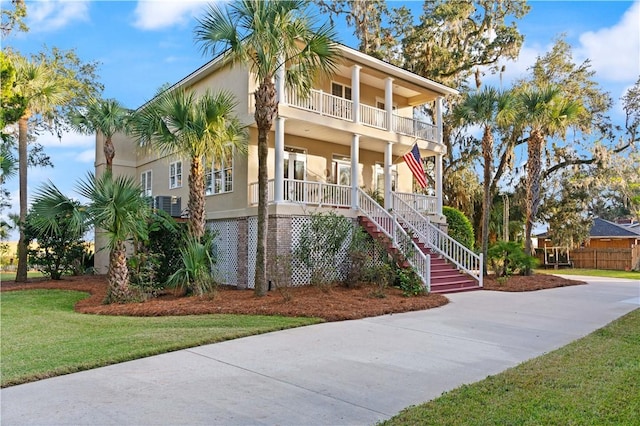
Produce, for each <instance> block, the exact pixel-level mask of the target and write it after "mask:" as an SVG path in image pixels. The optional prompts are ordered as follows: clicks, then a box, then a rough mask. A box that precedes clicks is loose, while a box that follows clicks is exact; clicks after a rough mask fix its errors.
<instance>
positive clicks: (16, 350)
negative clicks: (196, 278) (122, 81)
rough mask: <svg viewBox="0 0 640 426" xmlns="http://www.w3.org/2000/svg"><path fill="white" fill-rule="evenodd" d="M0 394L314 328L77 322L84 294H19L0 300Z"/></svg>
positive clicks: (276, 321)
mask: <svg viewBox="0 0 640 426" xmlns="http://www.w3.org/2000/svg"><path fill="white" fill-rule="evenodd" d="M0 297H1V299H0V308H1V317H0V321H1V322H2V340H1V343H0V358H1V359H2V370H1V373H2V378H1V383H2V386H8V385H12V384H17V383H22V382H26V381H32V380H37V379H40V378H44V377H50V376H55V375H60V374H65V373H70V372H74V371H80V370H86V369H90V368H95V367H99V366H104V365H108V364H114V363H117V362H122V361H127V360H131V359H136V358H142V357H145V356H149V355H154V354H159V353H163V352H168V351H173V350H177V349H182V348H188V347H193V346H197V345H202V344H206V343H214V342H220V341H222V340H230V339H235V338H238V337H243V336H249V335H253V334H259V333H266V332H268V331H274V330H281V329H285V328H291V327H298V326H302V325H307V324H314V323H318V322H321V320H318V319H311V318H285V317H276V316H247V315H198V316H174V317H156V318H136V317H124V316H121V317H114V316H101V315H84V314H79V313H76V312H74V311H73V306H74V304H75V303H76V302H77V301H79V300H81V299H83V298H85V297H87V294H86V293H81V292H75V291H63V290H27V291H13V292H3V293H1V295H0Z"/></svg>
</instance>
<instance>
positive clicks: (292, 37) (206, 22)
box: [195, 0, 338, 296]
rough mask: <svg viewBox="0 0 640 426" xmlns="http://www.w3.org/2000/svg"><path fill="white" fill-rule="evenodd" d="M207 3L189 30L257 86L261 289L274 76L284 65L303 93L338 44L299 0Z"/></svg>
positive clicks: (330, 63) (261, 288)
mask: <svg viewBox="0 0 640 426" xmlns="http://www.w3.org/2000/svg"><path fill="white" fill-rule="evenodd" d="M225 6H226V8H225V9H222V7H221V6H220V5H219V4H217V3H215V4H212V5H211V6H209V9H208V10H207V13H206V14H205V16H204V17H203V18H202V19H200V20H198V25H197V26H196V30H195V36H196V40H197V41H198V42H200V43H201V44H202V46H203V50H204V51H205V52H206V53H212V54H217V53H219V52H221V51H222V52H225V54H226V55H227V58H228V59H229V60H230V61H232V62H233V63H242V64H245V65H246V66H248V67H249V68H250V70H251V72H253V74H254V75H255V78H256V80H257V83H258V88H257V90H256V91H255V93H254V97H255V115H254V117H255V120H256V126H257V127H258V244H257V259H256V277H255V291H256V294H257V295H260V296H263V295H265V294H266V292H267V279H266V277H267V276H266V259H267V246H266V238H267V219H268V213H267V179H268V175H267V153H268V141H267V136H268V134H269V131H270V130H271V126H272V124H273V121H274V118H275V117H276V115H277V113H278V102H277V94H276V87H275V83H274V79H275V77H276V74H278V72H279V71H284V67H285V65H286V66H287V72H286V80H285V84H287V85H289V86H290V87H295V88H297V89H298V90H299V91H301V92H302V93H303V94H304V93H305V92H308V90H309V89H310V87H311V84H312V83H313V80H314V79H315V77H316V76H317V75H319V74H324V75H329V74H331V73H332V72H333V71H334V70H335V68H336V66H337V58H338V49H337V45H336V44H335V43H334V42H333V41H332V40H333V39H334V38H335V32H334V31H333V29H332V28H331V27H330V26H327V25H323V26H321V27H319V28H314V23H313V21H312V19H311V18H310V15H309V13H308V12H307V8H306V7H307V2H306V1H304V0H289V1H280V0H240V1H235V2H230V3H226V4H225Z"/></svg>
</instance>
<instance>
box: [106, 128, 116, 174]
mask: <svg viewBox="0 0 640 426" xmlns="http://www.w3.org/2000/svg"><path fill="white" fill-rule="evenodd" d="M103 150H104V158H105V160H106V161H107V171H108V172H109V173H112V172H113V157H115V156H116V148H115V147H114V146H113V142H112V141H111V136H109V137H107V138H105V140H104V147H103Z"/></svg>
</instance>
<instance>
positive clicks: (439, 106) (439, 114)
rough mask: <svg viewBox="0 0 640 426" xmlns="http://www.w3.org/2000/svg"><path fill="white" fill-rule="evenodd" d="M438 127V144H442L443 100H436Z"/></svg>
mask: <svg viewBox="0 0 640 426" xmlns="http://www.w3.org/2000/svg"><path fill="white" fill-rule="evenodd" d="M436 127H437V129H438V134H437V135H436V142H438V143H440V144H441V143H442V98H437V99H436Z"/></svg>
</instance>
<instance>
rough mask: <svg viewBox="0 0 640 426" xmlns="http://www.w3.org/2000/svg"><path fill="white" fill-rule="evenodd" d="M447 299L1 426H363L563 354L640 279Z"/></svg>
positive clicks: (282, 336) (133, 374)
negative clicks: (557, 352)
mask: <svg viewBox="0 0 640 426" xmlns="http://www.w3.org/2000/svg"><path fill="white" fill-rule="evenodd" d="M582 279H584V280H587V281H589V282H590V284H589V285H582V286H573V287H566V288H558V289H552V290H544V291H538V292H530V293H502V292H492V291H476V292H469V293H460V294H453V295H450V296H449V298H450V300H451V303H449V304H448V305H446V306H444V307H441V308H438V309H432V310H428V311H421V312H412V313H407V314H397V315H387V316H382V317H376V318H369V319H364V320H356V321H345V322H336V323H327V324H320V325H313V326H309V327H303V328H297V329H292V330H285V331H280V332H275V333H269V334H263V335H260V336H253V337H248V338H244V339H238V340H233V341H229V342H223V343H218V344H213V345H207V346H202V347H197V348H193V349H188V350H182V351H177V352H173V353H168V354H164V355H159V356H153V357H150V358H145V359H140V360H136V361H131V362H125V363H122V364H117V365H113V366H109V367H104V368H98V369H95V370H90V371H86V372H81V373H76V374H70V375H67V376H61V377H56V378H52V379H47V380H42V381H39V382H35V383H28V384H24V385H20V386H14V387H10V388H6V389H3V390H2V391H0V398H1V400H2V401H1V412H0V414H1V416H2V417H1V421H2V425H3V426H8V425H18V424H25V425H26V424H28V425H55V424H66V425H84V424H86V425H89V424H91V425H109V424H114V425H160V424H162V425H174V424H175V425H177V424H188V425H196V424H203V425H204V424H206V425H214V424H220V425H245V424H247V425H248V424H251V425H313V424H317V425H345V424H352V425H367V424H373V423H375V422H377V421H379V420H382V419H387V418H389V417H391V416H393V415H394V414H396V413H397V412H398V411H400V410H401V409H403V408H404V407H406V406H408V405H411V404H418V403H421V402H424V401H426V400H429V399H432V398H434V397H437V396H439V395H440V394H441V393H442V392H444V391H447V390H451V389H453V388H456V387H458V386H460V385H461V384H463V383H471V382H475V381H478V380H481V379H483V378H485V377H486V376H488V375H491V374H495V373H498V372H500V371H502V370H505V369H507V368H509V367H513V366H515V365H517V364H519V363H520V362H522V361H525V360H527V359H529V358H532V357H536V356H538V355H541V354H543V353H545V352H549V351H551V350H553V349H556V348H558V347H561V346H563V345H565V344H567V343H569V342H571V341H573V340H575V339H577V338H579V337H582V336H584V335H586V334H588V333H590V332H592V331H593V330H596V329H598V328H600V327H602V326H604V325H606V324H607V323H609V322H610V321H612V320H614V319H616V318H618V317H620V316H622V315H624V314H626V313H628V312H630V311H632V310H634V309H636V308H638V307H639V306H640V282H639V281H633V280H613V279H601V278H596V279H594V278H582Z"/></svg>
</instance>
